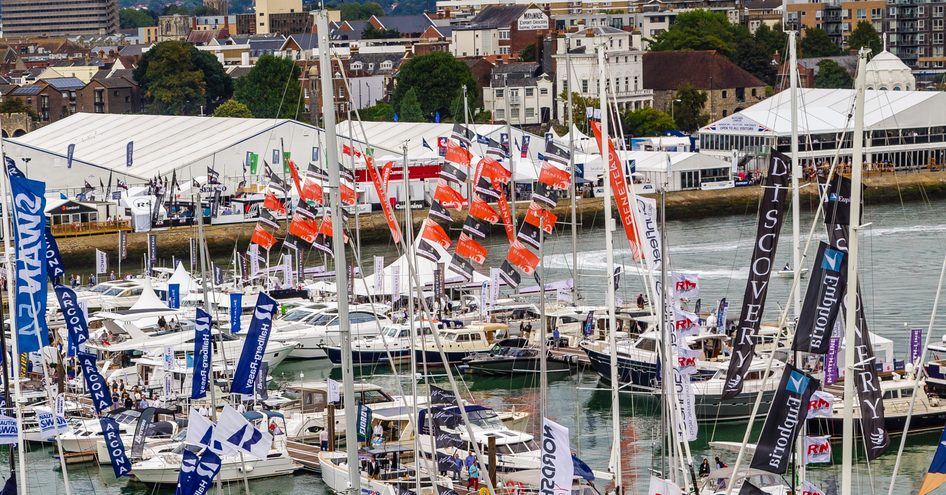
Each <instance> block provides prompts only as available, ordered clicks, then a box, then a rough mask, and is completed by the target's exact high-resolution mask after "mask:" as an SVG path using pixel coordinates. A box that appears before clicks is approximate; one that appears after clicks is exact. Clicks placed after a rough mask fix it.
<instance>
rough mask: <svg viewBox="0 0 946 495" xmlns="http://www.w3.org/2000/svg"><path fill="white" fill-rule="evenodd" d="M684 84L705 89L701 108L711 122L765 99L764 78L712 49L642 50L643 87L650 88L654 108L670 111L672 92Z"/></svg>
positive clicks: (671, 110)
mask: <svg viewBox="0 0 946 495" xmlns="http://www.w3.org/2000/svg"><path fill="white" fill-rule="evenodd" d="M681 68H685V70H681ZM685 84H690V85H692V86H693V87H695V88H696V89H699V90H701V91H703V92H704V93H706V96H707V98H706V105H705V106H704V107H703V111H705V112H706V113H707V114H708V115H709V119H710V121H711V122H712V121H715V120H719V119H721V118H723V117H726V116H728V115H732V114H733V113H736V112H739V111H740V110H742V109H744V108H747V107H749V106H751V105H754V104H756V103H758V102H760V101H762V100H763V99H765V87H766V85H765V83H764V82H762V81H760V80H759V79H758V78H757V77H755V76H753V75H752V74H750V73H748V72H746V71H745V70H744V69H742V68H741V67H739V66H738V65H736V64H734V63H733V62H732V61H730V60H729V59H728V58H726V57H725V56H723V55H720V54H719V53H717V52H716V51H713V50H701V51H672V52H670V51H668V52H647V53H645V54H644V87H645V88H648V89H651V90H653V92H654V108H656V109H658V110H662V111H664V112H667V113H673V108H672V107H671V105H672V103H673V100H674V97H675V95H676V92H677V90H678V89H680V87H681V86H683V85H685Z"/></svg>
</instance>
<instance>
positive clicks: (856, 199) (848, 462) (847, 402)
mask: <svg viewBox="0 0 946 495" xmlns="http://www.w3.org/2000/svg"><path fill="white" fill-rule="evenodd" d="M866 65H867V53H866V52H865V51H864V49H863V48H862V49H861V51H860V53H858V58H857V79H856V80H855V83H854V88H855V91H856V94H855V96H854V98H855V99H854V147H853V150H852V153H853V156H852V157H851V221H850V232H849V233H848V240H847V244H848V248H847V255H848V261H847V297H846V299H845V302H844V305H845V308H844V311H845V314H844V408H843V411H844V416H843V423H842V428H841V434H842V437H841V442H842V444H841V445H842V448H841V495H851V487H852V481H853V480H852V474H853V473H852V469H853V458H854V368H855V366H857V363H855V360H856V359H857V358H856V354H855V352H854V349H855V347H856V345H855V342H856V341H857V331H858V330H857V323H858V322H857V248H858V239H857V236H858V230H859V229H860V220H861V168H862V166H863V162H864V156H863V149H864V84H865V68H866ZM862 366H873V364H872V363H867V364H862Z"/></svg>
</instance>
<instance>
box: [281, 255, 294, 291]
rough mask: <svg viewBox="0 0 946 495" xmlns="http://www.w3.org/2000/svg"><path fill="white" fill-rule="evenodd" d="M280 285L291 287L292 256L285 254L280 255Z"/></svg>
mask: <svg viewBox="0 0 946 495" xmlns="http://www.w3.org/2000/svg"><path fill="white" fill-rule="evenodd" d="M282 285H283V288H289V287H292V256H290V255H288V254H285V253H283V255H282Z"/></svg>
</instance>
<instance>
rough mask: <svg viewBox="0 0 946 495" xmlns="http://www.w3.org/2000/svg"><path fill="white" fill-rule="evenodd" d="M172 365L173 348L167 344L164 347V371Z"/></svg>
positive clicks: (169, 369) (168, 369)
mask: <svg viewBox="0 0 946 495" xmlns="http://www.w3.org/2000/svg"><path fill="white" fill-rule="evenodd" d="M173 367H174V348H173V347H171V346H167V347H165V348H164V371H171V368H173Z"/></svg>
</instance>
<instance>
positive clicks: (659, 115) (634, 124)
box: [621, 107, 677, 137]
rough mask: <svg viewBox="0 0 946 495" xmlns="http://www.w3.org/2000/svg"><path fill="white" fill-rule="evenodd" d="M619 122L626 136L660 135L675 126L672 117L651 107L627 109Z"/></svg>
mask: <svg viewBox="0 0 946 495" xmlns="http://www.w3.org/2000/svg"><path fill="white" fill-rule="evenodd" d="M621 124H622V125H623V126H624V134H625V135H627V136H637V137H640V136H662V135H663V134H664V133H665V132H667V131H669V130H673V129H676V128H677V125H676V123H675V122H674V121H673V118H671V117H670V115H668V114H667V113H666V112H661V111H660V110H657V109H656V108H653V107H643V108H641V109H640V110H628V111H626V112H624V113H623V114H622V115H621Z"/></svg>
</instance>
